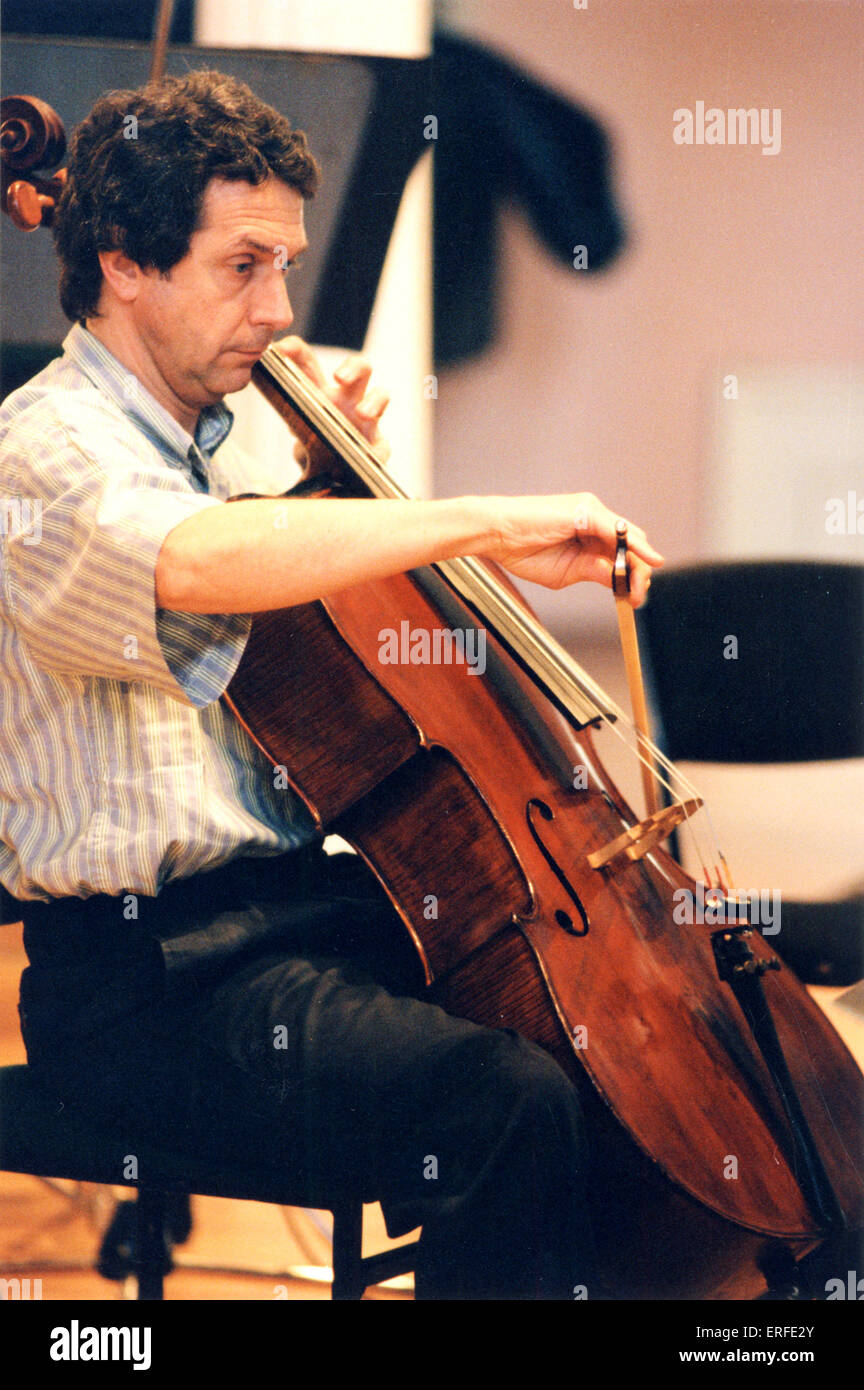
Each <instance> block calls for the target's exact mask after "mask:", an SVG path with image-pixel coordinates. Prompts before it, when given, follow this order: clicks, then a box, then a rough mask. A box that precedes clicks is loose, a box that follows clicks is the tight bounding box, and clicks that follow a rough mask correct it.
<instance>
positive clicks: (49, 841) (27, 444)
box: [0, 325, 315, 900]
mask: <svg viewBox="0 0 864 1390" xmlns="http://www.w3.org/2000/svg"><path fill="white" fill-rule="evenodd" d="M63 349H64V352H63V356H62V357H61V358H59V359H57V360H55V361H54V362H52V363H50V364H49V366H48V367H46V368H45V370H44V371H42V372H40V373H39V375H38V376H36V377H34V378H33V380H32V381H30V382H29V383H28V384H27V385H26V386H23V387H22V388H21V389H20V390H18V391H16V392H14V393H13V394H12V395H11V396H10V397H9V398H8V399H7V400H6V401H5V402H4V404H3V406H2V408H0V881H2V883H3V885H4V886H5V888H6V889H7V890H8V891H9V892H10V893H11V894H12V895H13V897H15V898H19V899H22V900H30V899H37V900H38V899H42V900H47V899H50V898H54V897H80V898H85V897H89V896H91V895H93V894H96V893H103V894H111V895H116V894H120V893H136V894H137V893H141V894H146V895H149V896H155V895H156V894H158V892H159V890H160V888H161V886H162V884H163V883H165V882H167V881H169V880H171V879H174V878H186V877H189V876H190V875H193V874H196V873H200V872H205V871H207V870H209V869H213V868H215V867H217V866H218V865H220V864H223V863H227V862H228V861H229V860H231V859H233V858H235V857H236V856H237V855H241V854H242V855H251V856H255V855H262V856H265V855H266V856H269V855H275V854H282V853H284V852H285V851H286V850H291V849H294V848H297V847H298V846H299V845H301V844H305V843H308V842H309V841H311V840H312V839H313V838H314V836H315V830H314V826H313V823H312V820H311V817H310V816H309V814H308V812H307V811H306V809H305V808H304V807H303V805H302V803H301V802H300V801H299V799H298V798H297V797H296V796H295V795H294V793H293V792H292V791H291V790H290V789H288V788H286V787H285V779H284V777H283V776H282V775H281V774H280V770H278V769H275V770H274V768H273V767H272V765H271V764H270V763H269V762H268V760H267V758H266V757H265V755H264V754H263V753H262V752H261V751H260V749H258V747H257V746H256V745H255V743H254V742H253V741H252V739H251V738H250V737H249V735H248V734H247V733H246V731H245V730H244V729H243V728H242V726H241V725H240V724H239V723H238V721H237V720H236V719H235V718H234V716H233V715H232V713H231V712H230V710H229V709H228V708H227V706H225V705H224V704H223V703H222V702H221V701H220V699H219V696H220V695H221V694H222V692H223V691H224V690H225V688H226V687H227V685H228V684H229V682H230V680H231V677H232V676H233V674H234V672H235V671H236V669H237V666H238V664H239V662H240V660H241V657H242V655H243V651H244V647H245V645H246V641H247V639H248V635H249V630H250V626H251V617H250V615H249V614H230V615H219V614H209V615H208V614H190V613H177V612H169V611H167V610H163V609H160V608H158V607H157V606H156V601H155V568H156V561H157V558H158V555H159V551H160V548H161V546H162V542H163V541H164V540H165V537H166V536H167V535H168V533H169V532H170V531H172V530H173V529H174V527H175V526H177V525H179V524H180V523H181V522H182V521H184V520H185V519H186V518H187V517H189V516H192V515H193V514H194V513H196V512H199V511H203V510H204V509H205V508H206V507H218V506H223V505H225V503H226V501H227V499H228V498H229V497H231V496H235V495H237V494H239V493H243V492H256V491H257V492H261V493H271V494H272V493H278V492H282V491H285V490H286V489H287V488H288V487H289V486H290V484H291V478H290V477H288V476H281V477H280V476H279V471H280V470H279V469H278V468H276V469H273V468H270V469H266V468H263V467H262V466H260V465H258V464H256V463H255V461H254V460H252V459H250V458H249V457H248V456H247V455H245V454H243V453H242V451H240V450H239V449H236V448H235V447H234V446H233V445H231V444H229V443H226V442H225V440H226V436H227V434H228V431H229V430H230V428H231V422H232V415H231V412H230V411H229V410H228V409H227V407H226V406H225V405H224V403H220V404H218V405H215V406H211V407H208V408H206V409H204V410H203V411H202V412H201V415H200V417H199V420H198V424H197V427H196V431H195V436H194V438H193V436H192V435H190V434H189V433H188V432H187V431H186V430H184V429H183V428H182V427H181V425H180V424H179V423H178V422H177V421H176V420H174V419H173V417H172V416H170V415H169V414H168V412H167V411H166V410H165V409H164V408H163V407H162V406H161V405H160V404H159V403H158V402H157V401H156V400H155V399H154V398H153V397H152V396H151V395H150V394H149V392H147V391H146V390H145V388H144V387H143V386H142V385H141V383H140V382H139V381H138V380H137V379H136V378H135V377H134V376H133V375H132V374H131V373H130V372H129V371H128V370H127V369H126V368H125V367H124V366H123V365H122V364H121V363H120V362H119V361H118V360H117V359H116V358H115V357H114V356H113V354H112V353H110V352H109V351H108V350H107V349H106V347H105V346H104V345H103V344H102V343H101V342H100V340H99V339H98V338H97V337H96V336H95V335H94V334H92V333H90V332H89V331H88V330H87V329H86V328H84V327H82V326H81V325H76V326H75V327H73V329H72V330H71V332H70V333H69V334H68V336H67V337H66V340H65V342H64V344H63ZM281 471H282V473H283V474H285V475H287V472H288V468H287V466H286V467H285V468H284V469H282V470H281ZM274 474H275V476H274Z"/></svg>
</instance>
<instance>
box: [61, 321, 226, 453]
mask: <svg viewBox="0 0 864 1390" xmlns="http://www.w3.org/2000/svg"><path fill="white" fill-rule="evenodd" d="M86 326H87V330H88V332H90V333H92V334H93V337H94V338H98V339H99V342H100V343H102V345H103V347H106V348H107V349H108V351H109V352H110V353H112V354H113V356H114V357H116V358H117V361H118V362H119V363H120V364H121V366H124V367H126V368H127V370H128V371H130V372H131V373H132V375H133V376H134V377H136V378H137V380H138V381H140V383H141V385H142V386H144V387H146V389H147V390H148V391H149V392H150V395H151V396H152V397H153V398H154V400H156V401H158V402H159V404H160V405H161V406H162V407H163V409H165V410H167V412H168V414H169V415H170V416H171V417H172V418H173V419H174V420H176V421H177V422H178V424H180V425H182V426H183V428H184V430H186V431H187V432H188V433H189V434H191V435H192V436H193V438H194V435H195V430H196V428H197V425H198V416H199V415H200V413H201V412H200V410H197V409H194V408H192V407H190V406H188V405H187V404H186V402H185V401H182V400H181V399H180V397H179V396H176V395H175V394H174V392H173V391H172V390H171V388H170V386H169V385H168V383H167V382H166V381H165V379H164V377H163V376H162V374H161V372H160V371H159V369H158V368H157V366H156V363H155V362H154V361H153V358H152V357H151V356H150V354H149V352H148V351H147V349H146V347H145V345H144V344H143V343H142V341H141V339H140V338H139V337H138V336H137V335H133V334H131V333H129V332H127V331H125V330H124V326H123V324H121V323H119V322H116V321H112V320H111V319H108V318H104V317H100V318H90V319H88V320H87V325H86Z"/></svg>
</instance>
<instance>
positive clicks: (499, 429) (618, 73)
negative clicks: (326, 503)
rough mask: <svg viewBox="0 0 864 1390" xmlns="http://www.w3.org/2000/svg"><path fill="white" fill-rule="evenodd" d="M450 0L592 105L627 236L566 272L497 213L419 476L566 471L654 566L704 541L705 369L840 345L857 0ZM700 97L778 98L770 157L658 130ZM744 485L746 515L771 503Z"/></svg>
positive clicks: (522, 486)
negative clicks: (484, 312)
mask: <svg viewBox="0 0 864 1390" xmlns="http://www.w3.org/2000/svg"><path fill="white" fill-rule="evenodd" d="M470 13H471V16H472V18H471V23H470V31H471V32H472V33H473V34H474V35H475V36H477V37H480V38H482V39H483V40H484V41H485V42H487V43H488V44H490V45H491V46H493V47H495V48H497V49H498V50H499V51H500V52H502V53H503V54H504V55H505V56H507V57H509V58H511V59H513V60H515V61H516V62H518V63H520V64H521V65H522V66H524V67H526V68H527V69H529V70H530V71H532V72H533V73H535V74H536V75H538V76H540V77H542V78H543V79H545V80H546V81H548V82H549V83H550V84H551V85H554V86H556V87H558V88H559V89H560V90H562V91H563V92H565V93H567V94H570V95H571V96H572V97H573V98H574V99H576V100H578V101H579V102H581V103H582V104H584V105H585V106H587V107H588V108H589V109H590V110H592V111H593V112H594V113H595V114H596V115H597V116H598V117H599V118H600V119H601V120H602V121H603V123H604V124H605V126H606V128H607V129H608V130H609V131H610V133H611V136H612V139H613V146H614V150H615V161H616V171H617V186H618V189H619V196H620V200H621V203H622V205H623V208H624V212H625V216H626V219H627V222H628V224H629V227H630V233H631V241H630V245H629V248H628V250H627V251H626V253H625V254H624V256H623V257H621V259H620V260H619V261H618V262H617V264H616V265H615V266H614V267H613V268H612V269H610V270H609V271H608V272H606V273H604V274H601V275H598V276H597V277H596V278H595V277H587V276H585V275H584V274H581V275H580V272H579V271H577V270H571V269H568V268H565V267H562V266H559V265H558V264H554V263H553V262H552V261H551V260H550V259H549V258H548V256H546V255H545V253H543V252H541V250H540V249H539V247H538V245H537V243H536V242H535V241H534V239H533V236H532V234H531V233H530V231H529V230H528V229H527V228H526V226H525V225H524V224H523V223H522V222H521V220H520V219H519V218H518V217H517V216H516V215H515V214H514V213H512V212H508V213H507V214H506V215H505V219H504V224H503V233H504V247H505V258H504V276H505V278H504V281H503V285H504V293H503V300H502V306H501V307H502V323H503V328H504V331H503V334H502V336H501V338H500V339H499V341H498V343H497V344H496V345H495V347H494V348H493V349H492V350H491V351H490V352H489V353H487V354H486V355H485V356H484V357H483V358H478V359H475V360H474V361H473V362H471V363H470V364H468V365H467V366H463V367H460V368H458V369H452V370H450V371H448V372H446V373H442V375H441V379H440V384H439V401H438V409H437V416H436V431H437V438H436V459H437V463H436V490H437V491H438V493H439V494H441V495H447V494H454V493H458V492H463V491H486V492H489V491H501V492H509V493H512V492H518V491H529V490H530V491H559V490H561V491H564V490H567V491H569V490H571V489H573V490H577V489H581V488H588V489H590V490H592V491H594V492H596V493H597V494H598V495H599V496H600V497H601V498H603V500H604V501H607V502H608V503H609V505H610V506H613V507H614V508H615V509H616V510H621V511H622V512H623V513H624V514H626V515H628V516H630V517H631V518H633V519H634V520H635V521H638V522H639V523H640V524H642V525H644V526H645V527H646V529H647V530H648V532H649V535H650V536H651V537H652V539H653V540H654V541H655V543H656V544H657V545H659V547H660V549H661V550H663V552H664V553H665V554H666V555H667V557H668V559H669V560H670V561H673V562H674V561H683V560H688V559H693V558H697V557H699V556H700V555H710V554H711V550H712V545H711V517H710V516H709V515H707V510H708V509H707V506H706V505H705V504H704V503H703V500H702V499H703V496H704V484H705V477H706V469H707V467H708V466H709V460H710V458H711V453H712V447H713V440H714V430H715V423H716V415H717V412H719V411H720V410H724V409H726V410H729V409H734V408H735V404H734V402H729V401H725V400H724V399H723V397H722V395H721V388H722V379H723V376H724V374H725V373H726V372H728V371H731V370H733V369H734V367H735V365H736V364H740V363H741V361H742V359H747V360H750V361H755V362H761V363H772V362H784V363H789V362H796V363H821V362H837V361H848V360H850V359H857V360H859V361H860V360H861V359H862V358H864V351H862V347H864V343H862V324H864V216H862V211H864V209H862V201H864V200H862V196H861V193H862V150H864V139H862V137H864V129H862V127H864V116H862V111H864V100H862V98H864V65H862V46H864V4H862V3H861V0H852V3H846V2H845V0H817V2H814V0H780V2H779V3H778V0H734V2H733V0H707V2H706V0H588V8H587V9H586V10H577V9H574V8H573V6H572V4H571V3H570V2H569V0H494V3H493V0H477V2H476V3H475V4H473V5H472V6H471V7H470ZM465 27H466V29H467V28H469V25H468V24H467V22H466V24H465ZM700 100H701V101H704V102H705V104H706V106H718V107H722V108H724V109H726V108H729V107H754V106H755V107H759V108H761V107H767V108H774V107H779V108H780V109H781V112H782V148H781V151H780V153H779V154H777V155H773V156H772V155H763V154H762V153H761V150H760V148H759V147H740V146H738V147H733V146H719V145H718V146H708V145H703V146H696V145H693V146H679V145H676V144H675V142H674V141H673V138H672V133H673V120H672V113H673V111H674V110H675V109H676V108H678V107H689V108H691V109H693V108H695V106H696V103H697V101H700ZM574 240H575V238H574ZM761 502H762V504H763V505H765V507H766V518H768V517H770V512H771V509H772V508H774V507H776V506H781V505H790V502H789V500H788V499H786V498H763V499H761ZM791 505H794V499H792V501H791ZM590 587H592V588H593V586H590ZM598 597H599V598H600V599H603V598H605V595H602V594H601V595H585V596H583V595H582V594H581V593H580V594H579V595H578V598H577V600H576V604H577V606H576V608H575V609H574V601H573V595H572V594H571V595H552V596H549V597H547V596H545V595H538V593H537V592H536V591H533V592H532V599H533V600H534V601H536V602H538V606H539V607H540V609H541V612H542V614H543V616H544V617H545V618H546V620H547V622H549V623H550V625H552V626H554V627H556V628H558V627H563V628H565V629H566V628H571V627H572V616H571V615H572V614H573V613H574V612H576V613H577V614H578V613H579V612H580V611H581V612H582V614H583V617H584V621H585V622H586V623H587V624H589V625H590V624H591V623H592V621H593V618H594V617H595V616H596V614H597V613H598V612H600V611H601V610H600V609H599V608H598V605H597V598H598ZM604 616H605V610H604ZM611 621H612V619H611V605H610V622H611ZM613 625H614V624H613Z"/></svg>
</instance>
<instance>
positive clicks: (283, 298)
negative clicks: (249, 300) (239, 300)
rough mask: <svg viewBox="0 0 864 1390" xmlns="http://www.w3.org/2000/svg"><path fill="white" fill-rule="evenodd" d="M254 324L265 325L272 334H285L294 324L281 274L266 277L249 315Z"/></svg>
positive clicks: (276, 273) (292, 312)
mask: <svg viewBox="0 0 864 1390" xmlns="http://www.w3.org/2000/svg"><path fill="white" fill-rule="evenodd" d="M250 318H251V321H252V323H254V324H261V325H262V326H263V325H266V327H268V328H269V329H270V330H271V332H273V333H284V332H286V331H287V330H288V329H289V328H290V327H291V325H292V323H293V322H294V310H293V309H292V308H291V301H290V299H289V298H288V290H287V289H286V287H285V281H284V279H283V277H282V274H281V272H275V273H274V274H273V275H272V276H268V278H267V281H266V283H265V284H263V285H262V286H261V290H260V293H259V294H258V295H256V297H255V302H254V304H253V307H252V312H251V315H250Z"/></svg>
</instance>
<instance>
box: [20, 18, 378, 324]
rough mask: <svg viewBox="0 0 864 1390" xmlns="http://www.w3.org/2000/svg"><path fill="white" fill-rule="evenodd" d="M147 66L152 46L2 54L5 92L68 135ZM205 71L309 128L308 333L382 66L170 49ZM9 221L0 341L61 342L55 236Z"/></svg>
mask: <svg viewBox="0 0 864 1390" xmlns="http://www.w3.org/2000/svg"><path fill="white" fill-rule="evenodd" d="M149 65H150V52H149V49H148V47H147V45H145V44H134V43H103V42H95V41H89V40H78V39H69V40H64V39H44V38H36V39H34V38H17V37H12V36H9V37H7V38H6V39H5V42H4V44H3V51H2V89H3V93H4V95H10V96H11V95H13V94H15V93H17V94H30V95H33V96H37V97H40V98H41V99H42V100H43V101H47V102H48V103H49V105H51V106H53V107H54V108H55V110H56V111H57V113H58V115H59V116H60V118H61V120H62V121H63V123H64V125H65V127H66V132H67V135H68V134H69V133H70V132H71V130H72V128H73V126H74V125H76V124H77V122H78V121H80V120H82V119H83V117H84V116H86V114H87V112H88V111H89V110H90V108H91V106H92V105H93V102H94V101H95V100H96V98H97V97H98V96H100V95H101V94H102V93H103V92H105V91H108V90H111V89H117V88H123V87H138V86H140V85H141V84H142V83H143V82H145V81H146V79H147V74H148V70H149ZM203 67H214V68H218V69H220V71H222V72H227V73H230V74H231V75H232V76H234V77H238V78H241V79H242V80H243V81H244V82H248V84H249V86H250V87H251V88H252V90H253V91H254V92H256V93H257V94H258V95H259V96H260V97H261V98H262V99H263V100H264V101H267V102H269V103H270V104H271V105H272V106H275V107H276V108H277V110H279V111H281V112H283V114H284V115H286V116H287V117H288V119H289V120H290V121H291V123H292V124H293V125H295V126H298V127H299V128H301V129H304V130H306V132H307V134H308V136H309V140H310V144H311V146H312V149H313V151H314V153H315V155H316V157H317V158H318V160H319V162H320V163H321V165H322V167H323V174H324V177H323V179H322V184H321V188H320V190H319V192H318V193H317V194H316V196H315V198H314V199H312V200H311V202H310V203H309V204H308V205H307V209H306V226H307V230H308V234H309V243H310V244H309V250H308V252H307V253H306V255H305V256H304V258H303V268H302V270H300V271H297V272H296V273H295V275H294V276H293V278H292V280H291V302H292V305H293V307H294V312H295V324H294V328H293V330H292V331H296V332H299V333H303V332H304V331H305V328H306V324H307V322H308V320H309V317H310V313H311V308H312V304H313V301H314V298H315V294H316V289H317V285H318V281H319V278H320V276H321V273H322V270H323V268H324V265H325V262H326V258H327V252H328V248H329V247H330V244H331V242H332V241H333V239H334V234H335V230H336V226H337V223H338V220H339V214H340V211H341V208H342V203H343V199H344V196H345V191H346V188H347V186H348V183H349V181H350V174H351V170H352V167H353V164H354V159H355V156H356V153H357V150H358V148H359V146H360V144H361V141H362V140H363V137H364V132H365V129H366V124H367V120H368V117H369V113H370V112H371V110H372V107H373V100H374V96H375V89H376V73H375V69H374V67H373V66H372V65H370V64H369V63H367V62H364V61H363V60H362V59H359V58H346V57H332V58H331V57H319V56H316V55H309V54H286V53H281V52H273V53H271V52H264V51H261V50H257V51H254V52H253V51H248V52H238V51H236V50H233V49H224V48H219V49H207V48H192V47H189V48H172V49H170V50H169V53H168V59H167V63H166V70H167V71H168V72H172V73H182V72H186V71H188V70H190V69H192V68H203ZM2 222H3V225H2V231H0V237H2V265H0V293H2V309H0V312H2V333H0V336H2V339H3V341H4V342H7V343H55V342H56V343H59V342H61V341H62V339H63V338H64V337H65V335H66V332H67V330H68V327H69V325H68V323H67V321H66V319H65V317H64V315H63V312H62V310H61V309H60V304H59V300H58V298H57V262H56V258H55V255H54V246H53V241H52V239H51V234H50V232H47V231H45V230H44V229H43V230H37V231H35V232H30V233H27V232H21V231H19V230H18V229H17V228H16V227H14V226H13V225H12V223H11V222H10V221H9V219H8V218H5V217H4V218H3V219H2ZM379 269H380V267H379Z"/></svg>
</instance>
